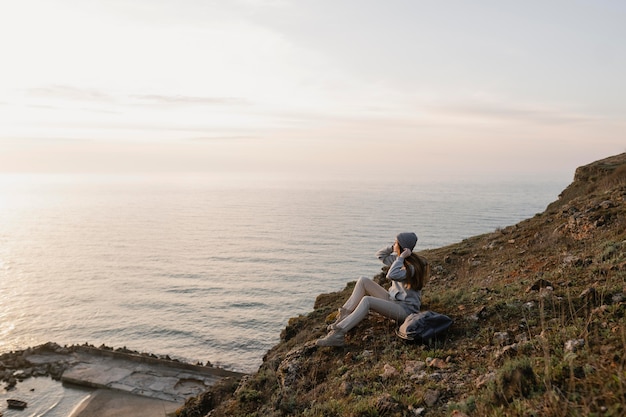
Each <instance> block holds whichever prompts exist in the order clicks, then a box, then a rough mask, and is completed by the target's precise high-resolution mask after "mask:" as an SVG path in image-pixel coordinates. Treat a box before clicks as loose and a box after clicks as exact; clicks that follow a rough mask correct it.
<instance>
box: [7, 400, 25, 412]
mask: <svg viewBox="0 0 626 417" xmlns="http://www.w3.org/2000/svg"><path fill="white" fill-rule="evenodd" d="M7 404H8V406H9V408H11V409H15V410H23V409H25V408H26V407H28V403H27V402H26V401H22V400H15V399H12V398H9V399H8V400H7Z"/></svg>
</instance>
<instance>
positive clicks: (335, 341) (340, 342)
mask: <svg viewBox="0 0 626 417" xmlns="http://www.w3.org/2000/svg"><path fill="white" fill-rule="evenodd" d="M345 336H346V333H345V332H343V331H341V330H339V329H338V330H331V332H330V333H328V334H327V335H326V337H323V338H321V339H318V340H317V346H335V347H340V346H344V345H345V344H346V340H345Z"/></svg>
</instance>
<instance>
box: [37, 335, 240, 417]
mask: <svg viewBox="0 0 626 417" xmlns="http://www.w3.org/2000/svg"><path fill="white" fill-rule="evenodd" d="M25 359H26V360H28V361H29V362H30V363H31V364H33V365H46V364H50V365H51V366H53V365H55V366H58V364H60V363H61V364H63V367H64V371H63V373H62V376H61V381H62V382H63V383H64V384H73V385H79V386H83V387H89V388H92V389H94V392H93V393H92V394H91V395H90V396H89V398H88V399H87V400H85V401H84V403H83V404H80V405H79V406H78V407H77V408H76V410H75V411H74V412H73V413H72V417H108V416H118V417H123V416H133V417H143V416H146V417H147V416H151V417H153V416H167V415H173V413H174V411H175V410H176V409H178V408H179V407H180V406H182V405H183V404H184V402H185V400H186V399H187V398H189V397H192V396H196V395H198V394H201V393H202V392H204V391H206V390H207V389H208V388H209V387H210V386H211V385H213V384H215V383H216V382H218V381H219V380H220V379H222V378H228V377H230V378H241V377H242V376H243V374H241V373H238V372H231V371H227V370H224V369H219V368H213V367H210V366H200V365H192V364H187V363H182V362H178V361H173V360H166V359H161V358H154V357H151V356H145V355H140V354H132V353H123V352H118V351H112V350H107V349H99V348H95V347H89V346H85V347H82V346H81V347H79V348H75V349H72V351H71V352H68V353H57V352H37V353H33V354H29V355H26V356H25Z"/></svg>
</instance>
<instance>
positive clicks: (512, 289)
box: [178, 154, 626, 417]
mask: <svg viewBox="0 0 626 417" xmlns="http://www.w3.org/2000/svg"><path fill="white" fill-rule="evenodd" d="M625 198H626V154H621V155H617V156H614V157H610V158H607V159H604V160H601V161H597V162H594V163H592V164H589V165H587V166H584V167H580V168H578V169H577V170H576V173H575V177H574V181H573V182H572V184H571V185H570V186H569V187H567V189H565V190H564V191H563V193H562V194H561V196H560V197H559V199H558V200H557V201H555V202H554V203H552V204H550V205H549V206H548V207H547V209H546V211H545V212H544V213H541V214H537V215H536V216H534V217H533V218H531V219H527V220H524V221H522V222H520V223H519V224H517V225H514V226H510V227H506V228H504V229H500V230H495V231H494V232H492V233H488V234H484V235H480V236H476V237H473V238H470V239H466V240H464V241H462V242H460V243H457V244H454V245H450V246H446V247H443V248H439V249H435V250H429V251H424V252H421V254H422V255H424V256H425V257H426V258H428V259H429V260H430V262H431V265H432V269H433V274H432V277H431V280H430V282H429V283H428V284H427V286H426V287H425V289H424V306H423V309H424V310H434V311H437V312H441V313H444V314H447V315H448V316H450V317H452V318H453V319H454V321H455V322H454V324H453V326H452V327H451V329H450V331H449V332H448V334H447V335H446V337H445V338H444V339H443V340H440V341H437V342H436V343H433V344H432V345H430V346H423V345H415V344H409V343H407V342H405V341H403V340H401V339H399V338H398V337H397V336H396V335H395V329H396V327H397V326H396V324H395V323H393V322H391V321H389V320H387V319H385V318H383V317H381V316H378V315H376V314H370V316H369V318H368V319H367V320H365V321H364V322H362V323H361V324H360V325H359V326H357V327H356V328H355V329H354V330H352V331H351V332H350V333H348V336H347V345H346V347H344V348H318V347H317V346H315V340H316V339H317V338H318V337H321V336H323V335H324V334H325V333H326V330H325V328H326V323H327V322H329V321H332V320H333V314H334V311H336V308H337V307H338V306H339V305H341V304H342V303H343V301H344V300H345V299H346V298H347V297H348V296H349V294H350V292H351V286H352V285H353V283H352V284H349V285H348V286H347V287H346V289H344V290H343V291H342V292H338V293H332V294H323V295H320V296H319V297H318V298H317V300H316V302H315V307H314V310H313V311H312V312H311V313H309V314H307V315H306V316H299V317H294V318H292V319H290V320H289V323H288V324H287V326H286V328H285V329H284V330H283V332H282V334H281V342H280V343H279V344H278V345H276V346H275V347H274V348H272V349H271V350H270V351H269V352H268V353H267V354H266V356H265V358H264V361H263V364H262V365H261V367H260V368H259V370H258V372H257V373H255V374H253V375H250V376H249V377H246V378H244V379H243V380H242V381H225V382H224V383H223V384H220V385H219V386H216V387H214V388H213V389H212V390H211V391H208V392H206V393H204V394H203V395H201V396H199V397H197V398H192V399H190V400H188V401H187V404H186V405H185V407H183V408H181V409H180V410H179V411H178V415H179V416H181V417H196V416H206V415H210V416H259V417H261V416H265V417H267V416H429V417H430V416H457V417H462V416H464V415H468V416H623V415H626V406H625V405H624V404H626V368H625V362H626V353H625V352H626V329H625V322H626V321H625V320H624V314H625V312H626V204H625V201H624V200H625ZM374 279H376V280H377V281H379V282H381V283H383V284H384V280H385V278H384V274H383V273H382V271H381V274H379V275H378V276H376V277H374Z"/></svg>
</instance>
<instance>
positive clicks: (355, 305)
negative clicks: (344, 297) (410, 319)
mask: <svg viewBox="0 0 626 417" xmlns="http://www.w3.org/2000/svg"><path fill="white" fill-rule="evenodd" d="M416 243H417V235H416V234H415V233H410V232H406V233H400V234H399V235H398V236H397V237H396V241H395V243H394V244H393V246H389V247H386V248H383V249H381V250H379V251H378V252H377V253H376V256H377V257H378V259H380V260H381V261H382V262H383V263H384V264H385V265H389V271H388V272H387V278H389V279H390V280H391V287H389V290H386V289H384V288H383V287H381V286H380V285H378V284H377V283H375V282H374V281H372V280H371V279H368V278H365V277H360V278H359V280H358V281H357V283H356V285H355V287H354V290H352V295H351V296H350V298H348V301H346V303H345V304H344V305H343V307H340V308H339V313H338V315H337V320H336V321H335V322H334V323H333V324H331V325H329V326H328V328H329V330H330V332H329V333H328V335H326V337H324V338H322V339H319V340H318V341H317V345H318V346H343V345H344V344H345V335H346V332H348V331H349V330H350V329H352V328H353V327H354V326H356V325H357V324H359V323H360V322H361V320H363V319H364V318H365V317H367V314H368V313H369V311H370V309H371V310H373V311H375V312H377V313H380V314H382V315H383V316H385V317H388V318H390V319H393V320H396V321H397V322H403V321H404V319H406V318H407V316H408V315H409V314H411V313H417V312H418V311H419V309H420V306H421V304H422V287H423V286H424V284H425V282H426V281H427V280H428V275H429V273H430V266H429V265H428V261H426V259H425V258H423V257H422V256H419V255H417V254H415V253H413V248H415V244H416Z"/></svg>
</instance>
